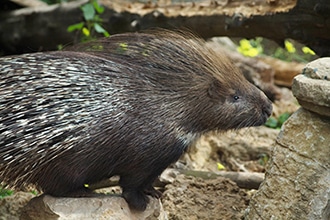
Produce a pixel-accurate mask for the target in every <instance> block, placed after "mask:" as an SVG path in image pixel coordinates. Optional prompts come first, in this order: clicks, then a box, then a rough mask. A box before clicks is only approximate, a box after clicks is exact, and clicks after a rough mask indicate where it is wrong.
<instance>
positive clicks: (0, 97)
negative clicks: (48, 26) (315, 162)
mask: <svg viewBox="0 0 330 220" xmlns="http://www.w3.org/2000/svg"><path fill="white" fill-rule="evenodd" d="M185 35H187V33H184V34H178V33H174V32H169V31H164V32H160V33H141V34H133V33H130V34H121V35H114V36H112V37H110V38H108V39H102V40H99V41H96V42H93V43H90V44H85V45H82V46H80V47H77V48H76V51H75V52H70V51H62V52H49V53H35V54H26V55H21V56H13V57H7V58H1V59H0V70H1V75H0V79H1V81H0V115H1V117H0V181H2V182H3V183H6V184H9V185H11V186H14V187H21V186H24V185H26V184H30V183H32V184H36V185H37V186H38V187H40V188H41V189H42V190H43V191H44V192H45V193H48V194H51V195H53V196H68V195H71V194H72V193H75V192H77V191H78V192H79V191H84V190H85V188H84V184H91V183H95V182H98V181H100V180H102V179H105V178H109V177H111V176H113V175H119V176H120V185H121V187H122V188H123V196H124V198H125V199H126V201H127V202H128V203H129V205H130V206H131V207H132V208H135V209H138V210H144V209H145V208H146V205H147V202H148V198H147V196H146V194H151V195H153V196H159V193H157V192H156V191H155V190H154V188H153V187H152V183H153V181H154V180H155V179H156V178H157V176H158V175H159V174H161V172H162V171H163V170H164V169H165V168H166V167H167V166H168V165H169V164H171V163H172V162H174V161H176V160H177V159H178V158H179V157H180V156H181V155H182V154H183V152H184V151H185V149H186V148H187V146H189V144H190V143H192V142H193V141H194V140H195V139H196V138H197V137H199V136H200V135H201V134H203V133H205V132H208V131H211V130H220V131H224V130H228V129H238V128H242V127H247V126H258V125H262V124H263V123H264V122H265V121H266V119H267V118H268V116H269V115H270V113H271V109H272V108H271V102H270V101H269V100H268V99H267V98H266V96H265V95H264V94H263V93H262V92H261V91H260V90H258V89H257V88H256V87H254V86H253V85H252V84H250V83H249V82H248V81H247V80H246V79H245V78H244V77H243V76H242V75H241V73H239V71H238V70H237V68H235V67H234V65H232V64H231V62H230V61H229V60H228V59H227V58H226V57H219V56H216V55H215V54H214V52H213V51H211V50H209V49H207V48H206V47H204V44H203V41H201V40H198V39H196V38H194V37H193V36H191V35H190V36H188V37H189V39H188V40H187V39H186V36H185ZM79 51H80V52H79Z"/></svg>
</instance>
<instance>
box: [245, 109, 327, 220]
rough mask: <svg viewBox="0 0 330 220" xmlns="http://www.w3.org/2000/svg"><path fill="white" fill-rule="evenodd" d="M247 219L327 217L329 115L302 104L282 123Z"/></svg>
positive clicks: (302, 219)
mask: <svg viewBox="0 0 330 220" xmlns="http://www.w3.org/2000/svg"><path fill="white" fill-rule="evenodd" d="M246 219H251V220H256V219H300V220H304V219H309V220H314V219H320V220H321V219H322V220H329V219H330V119H329V118H325V117H321V116H319V115H318V114H315V113H312V112H309V111H307V110H305V109H303V108H301V109H299V110H298V111H297V112H295V113H294V114H293V115H292V116H291V117H290V118H289V119H288V120H287V121H286V123H285V124H284V125H283V127H282V129H281V132H280V134H279V136H278V138H277V141H276V144H275V146H274V150H273V157H272V160H271V161H270V164H269V169H268V170H267V172H266V178H265V180H264V182H263V183H262V184H261V186H260V188H259V190H258V192H257V193H256V195H255V196H254V197H253V198H252V200H251V201H250V205H249V208H248V209H247V215H246Z"/></svg>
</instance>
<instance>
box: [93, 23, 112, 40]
mask: <svg viewBox="0 0 330 220" xmlns="http://www.w3.org/2000/svg"><path fill="white" fill-rule="evenodd" d="M94 29H95V31H96V32H97V33H103V35H104V36H105V37H109V36H110V34H109V33H108V32H107V31H106V30H105V29H104V28H103V27H102V26H101V25H99V24H98V23H94Z"/></svg>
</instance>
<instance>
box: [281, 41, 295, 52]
mask: <svg viewBox="0 0 330 220" xmlns="http://www.w3.org/2000/svg"><path fill="white" fill-rule="evenodd" d="M284 45H285V49H286V50H287V51H288V52H289V53H295V52H296V48H295V47H294V45H293V44H292V43H291V42H290V41H287V40H286V41H284Z"/></svg>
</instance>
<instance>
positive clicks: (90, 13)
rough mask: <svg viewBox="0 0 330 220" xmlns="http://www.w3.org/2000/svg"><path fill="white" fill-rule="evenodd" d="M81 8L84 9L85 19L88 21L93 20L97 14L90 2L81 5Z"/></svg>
mask: <svg viewBox="0 0 330 220" xmlns="http://www.w3.org/2000/svg"><path fill="white" fill-rule="evenodd" d="M81 10H82V11H83V15H84V19H85V20H86V21H91V20H93V18H94V16H95V9H94V7H93V5H92V4H90V3H88V4H85V5H83V6H82V7H81Z"/></svg>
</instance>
